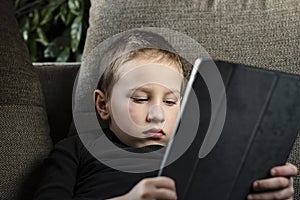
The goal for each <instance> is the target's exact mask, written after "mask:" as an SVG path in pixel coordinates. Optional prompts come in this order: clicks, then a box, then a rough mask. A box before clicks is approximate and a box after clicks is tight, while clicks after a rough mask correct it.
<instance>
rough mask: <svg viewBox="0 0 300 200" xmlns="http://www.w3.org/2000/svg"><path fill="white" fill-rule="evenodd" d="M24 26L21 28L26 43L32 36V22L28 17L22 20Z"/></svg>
mask: <svg viewBox="0 0 300 200" xmlns="http://www.w3.org/2000/svg"><path fill="white" fill-rule="evenodd" d="M21 24H23V25H22V26H21V30H22V35H23V38H24V40H25V41H27V40H28V38H29V34H30V20H29V18H28V17H25V18H23V19H22V23H21Z"/></svg>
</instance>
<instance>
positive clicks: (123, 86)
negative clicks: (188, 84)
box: [96, 59, 183, 147]
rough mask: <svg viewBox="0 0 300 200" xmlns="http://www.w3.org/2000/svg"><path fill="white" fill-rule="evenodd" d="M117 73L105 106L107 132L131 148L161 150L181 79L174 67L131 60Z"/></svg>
mask: <svg viewBox="0 0 300 200" xmlns="http://www.w3.org/2000/svg"><path fill="white" fill-rule="evenodd" d="M117 73H118V76H119V79H118V81H117V82H116V83H115V84H114V86H113V88H112V92H111V97H110V99H109V100H108V101H107V102H106V109H107V113H108V115H109V118H110V120H111V122H110V129H111V130H112V131H113V132H114V133H115V134H116V136H117V137H118V138H119V139H120V140H121V141H122V142H123V143H125V144H127V145H129V146H132V147H142V146H147V145H154V144H158V145H164V146H165V145H166V144H167V142H168V141H169V139H170V137H171V134H172V132H173V129H174V127H175V123H176V118H177V115H178V113H179V109H180V98H181V96H180V91H181V87H182V83H183V76H182V73H180V72H179V69H178V66H177V65H176V64H170V63H157V62H156V63H153V62H152V63H151V62H149V61H145V60H141V59H133V60H131V61H128V62H126V63H125V64H123V65H122V66H120V68H119V70H118V71H117ZM96 103H97V101H96ZM96 107H97V105H96ZM98 111H99V110H98ZM100 116H101V113H100ZM106 119H107V118H106Z"/></svg>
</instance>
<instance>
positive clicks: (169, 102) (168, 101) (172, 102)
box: [164, 100, 177, 105]
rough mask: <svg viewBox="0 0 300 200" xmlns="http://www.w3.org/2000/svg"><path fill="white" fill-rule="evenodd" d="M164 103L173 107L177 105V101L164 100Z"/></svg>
mask: <svg viewBox="0 0 300 200" xmlns="http://www.w3.org/2000/svg"><path fill="white" fill-rule="evenodd" d="M164 102H165V103H167V104H171V105H175V104H176V103H177V101H174V100H165V101H164Z"/></svg>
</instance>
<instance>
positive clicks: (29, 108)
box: [0, 0, 51, 199]
mask: <svg viewBox="0 0 300 200" xmlns="http://www.w3.org/2000/svg"><path fill="white" fill-rule="evenodd" d="M0 94H1V95H0V160H1V165H0V177H1V181H0V188H1V192H0V199H31V198H32V195H33V192H34V190H35V188H36V185H37V182H38V178H39V177H38V175H39V166H40V164H41V162H42V160H43V158H44V157H46V155H47V154H48V153H49V150H50V148H51V140H50V137H49V127H48V122H47V116H46V112H45V106H44V98H43V96H42V92H41V87H40V82H39V80H38V76H37V74H36V73H34V70H33V67H32V65H31V61H30V58H29V53H28V50H27V48H26V45H25V43H24V41H23V40H22V37H21V35H20V32H19V29H18V24H17V21H16V19H15V17H14V9H13V7H12V5H11V1H10V0H3V1H1V2H0Z"/></svg>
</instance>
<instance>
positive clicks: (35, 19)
mask: <svg viewBox="0 0 300 200" xmlns="http://www.w3.org/2000/svg"><path fill="white" fill-rule="evenodd" d="M39 22H40V14H39V11H38V10H37V9H35V10H34V11H33V19H32V23H33V26H34V28H33V29H35V28H36V27H37V26H38V25H39Z"/></svg>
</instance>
